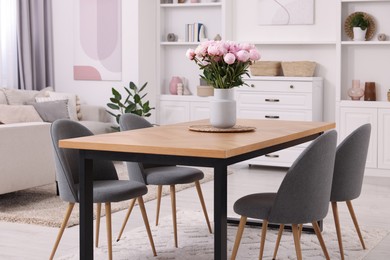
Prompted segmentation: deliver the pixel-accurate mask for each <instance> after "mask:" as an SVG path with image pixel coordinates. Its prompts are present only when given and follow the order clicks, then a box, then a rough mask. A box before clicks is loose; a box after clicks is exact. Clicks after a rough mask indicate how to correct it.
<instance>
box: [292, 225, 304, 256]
mask: <svg viewBox="0 0 390 260" xmlns="http://www.w3.org/2000/svg"><path fill="white" fill-rule="evenodd" d="M292 232H293V237H294V244H295V252H296V254H297V259H298V260H302V250H301V241H300V239H299V230H298V225H297V224H292Z"/></svg>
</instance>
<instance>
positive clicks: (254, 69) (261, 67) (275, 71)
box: [249, 61, 282, 76]
mask: <svg viewBox="0 0 390 260" xmlns="http://www.w3.org/2000/svg"><path fill="white" fill-rule="evenodd" d="M249 70H250V72H251V75H252V76H280V75H281V72H282V69H281V66H280V61H257V62H256V63H254V64H252V65H251V66H250V67H249Z"/></svg>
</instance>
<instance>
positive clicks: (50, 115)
mask: <svg viewBox="0 0 390 260" xmlns="http://www.w3.org/2000/svg"><path fill="white" fill-rule="evenodd" d="M31 105H33V106H34V108H35V110H36V111H37V112H38V114H39V115H40V117H41V118H42V120H43V121H44V122H50V123H52V122H54V121H55V120H57V119H63V118H66V119H69V112H68V100H56V101H49V102H35V103H32V104H31Z"/></svg>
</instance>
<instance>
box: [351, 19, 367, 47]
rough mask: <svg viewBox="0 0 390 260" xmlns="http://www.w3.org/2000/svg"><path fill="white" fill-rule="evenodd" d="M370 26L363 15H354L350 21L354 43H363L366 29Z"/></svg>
mask: <svg viewBox="0 0 390 260" xmlns="http://www.w3.org/2000/svg"><path fill="white" fill-rule="evenodd" d="M369 25H370V22H369V20H368V18H367V17H366V16H365V15H364V14H363V13H356V15H354V16H353V17H352V19H351V26H352V30H353V40H354V41H365V40H366V32H367V28H368V26H369Z"/></svg>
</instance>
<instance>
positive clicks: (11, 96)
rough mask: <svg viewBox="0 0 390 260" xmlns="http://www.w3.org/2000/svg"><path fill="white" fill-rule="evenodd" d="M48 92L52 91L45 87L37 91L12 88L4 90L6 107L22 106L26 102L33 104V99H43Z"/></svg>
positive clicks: (50, 88)
mask: <svg viewBox="0 0 390 260" xmlns="http://www.w3.org/2000/svg"><path fill="white" fill-rule="evenodd" d="M48 91H53V88H52V87H47V88H44V89H42V90H39V91H38V90H22V89H12V88H5V89H4V93H5V96H6V97H7V103H8V105H23V104H25V103H28V102H34V101H35V97H44V96H45V95H46V93H47V92H48Z"/></svg>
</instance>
